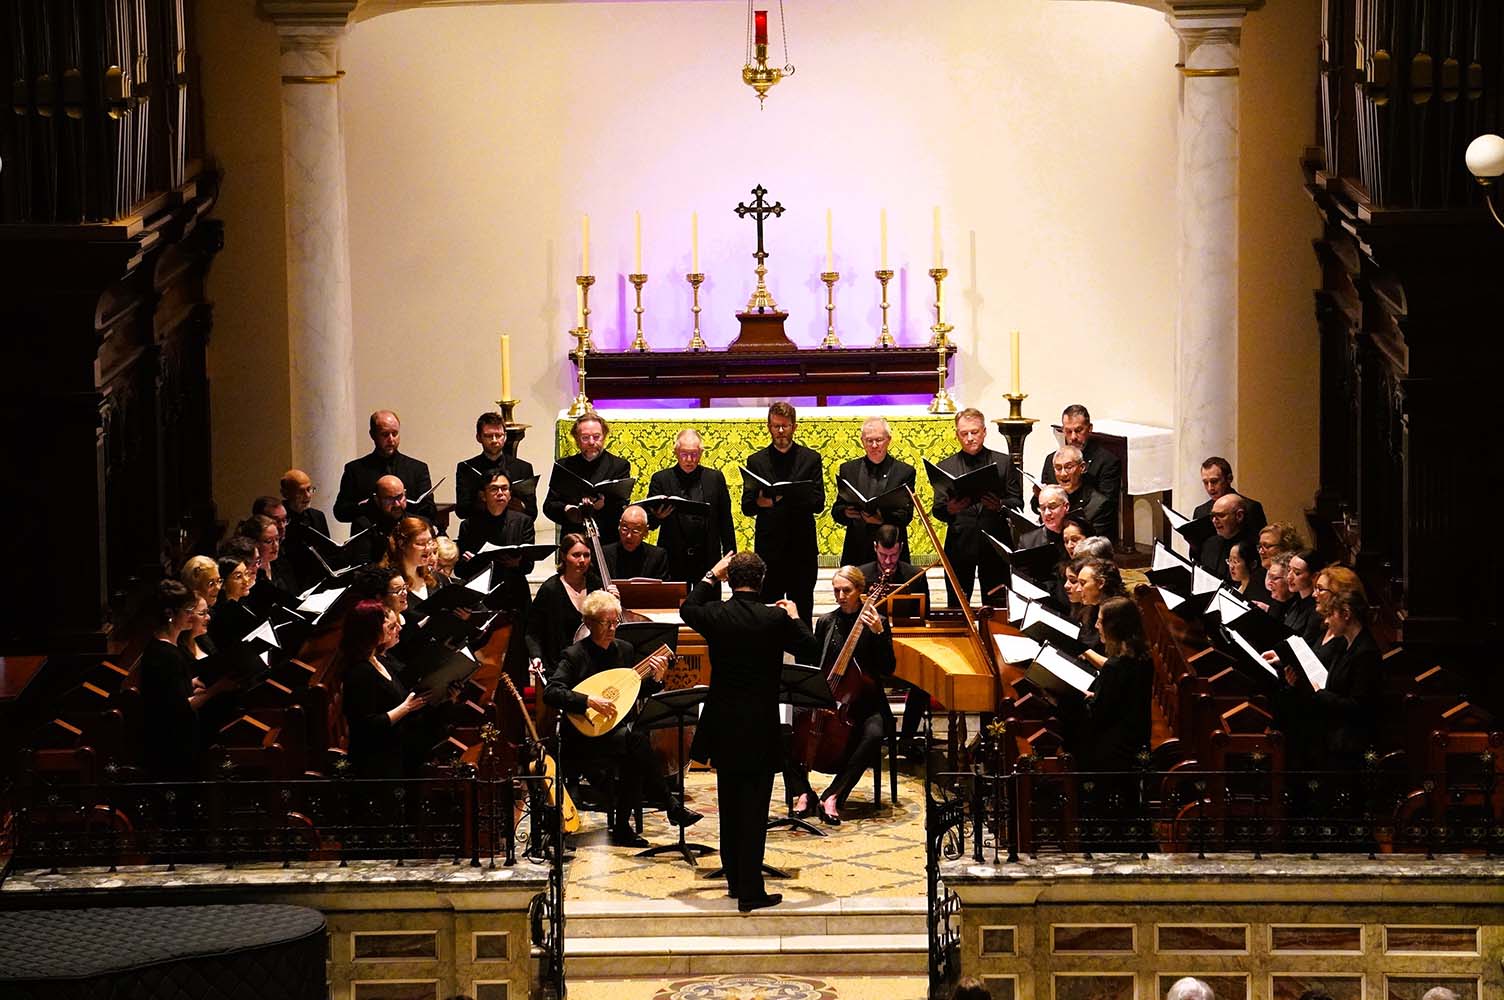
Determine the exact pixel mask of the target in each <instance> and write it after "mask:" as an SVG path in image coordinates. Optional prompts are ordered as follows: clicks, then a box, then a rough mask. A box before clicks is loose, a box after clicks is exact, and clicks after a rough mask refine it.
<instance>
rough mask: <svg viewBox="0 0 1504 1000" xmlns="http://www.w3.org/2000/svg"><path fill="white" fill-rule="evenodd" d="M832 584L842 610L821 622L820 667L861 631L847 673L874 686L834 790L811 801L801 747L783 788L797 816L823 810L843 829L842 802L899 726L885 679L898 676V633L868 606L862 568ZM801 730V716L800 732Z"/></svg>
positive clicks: (853, 712) (824, 818) (854, 709)
mask: <svg viewBox="0 0 1504 1000" xmlns="http://www.w3.org/2000/svg"><path fill="white" fill-rule="evenodd" d="M830 586H831V590H832V591H833V593H834V596H835V600H836V610H834V611H832V612H830V613H829V614H827V615H823V616H822V617H821V618H820V620H819V622H817V623H816V624H815V643H816V648H817V649H818V650H819V651H820V652H819V664H818V665H819V667H820V669H821V670H826V671H828V670H830V669H831V668H832V667H833V666H834V665H835V660H836V657H837V655H838V654H839V653H840V651H841V647H842V646H843V645H844V644H845V642H846V638H847V636H849V635H850V634H851V630H852V629H853V628H856V627H860V628H862V629H863V630H864V631H863V633H862V635H861V637H860V638H859V639H857V644H856V649H855V651H854V652H853V653H852V662H851V663H850V664H848V665H847V667H846V670H847V673H850V672H852V671H860V672H861V673H863V674H865V676H866V678H867V680H868V683H867V684H866V685H864V686H863V688H862V689H861V691H860V692H859V694H858V696H857V698H856V700H855V701H853V702H852V703H851V707H850V714H849V718H850V720H851V735H850V738H849V740H848V741H847V745H846V754H845V761H844V763H842V765H841V769H840V771H839V772H838V773H837V774H836V776H835V778H834V779H832V780H831V783H830V787H828V788H826V789H825V791H824V792H823V793H822V794H821V795H820V801H819V805H818V807H817V806H816V805H815V804H814V803H813V802H812V801H811V797H812V796H813V794H814V792H813V790H812V789H811V788H810V785H809V773H808V772H807V771H806V770H805V766H804V762H803V761H801V760H799V759H798V747H797V745H796V746H795V747H794V752H792V753H790V754H789V755H788V758H787V760H788V763H787V765H786V766H785V768H784V772H783V787H784V794H786V795H787V796H788V797H789V800H790V808H791V809H792V810H793V815H794V816H796V817H800V818H803V817H805V816H811V815H813V814H814V813H815V812H816V811H817V809H818V812H819V814H820V821H821V822H823V823H825V824H827V825H829V826H840V825H841V813H840V807H841V802H842V801H843V800H845V798H846V795H847V794H848V793H849V792H850V791H851V790H852V789H853V788H854V787H856V783H857V782H858V781H859V780H860V779H861V777H862V774H863V772H865V771H866V770H867V768H869V767H871V766H872V761H873V760H874V759H875V758H876V756H877V755H878V754H879V753H881V752H882V748H883V739H884V738H885V737H886V736H887V732H888V727H889V726H891V725H892V724H893V713H892V710H891V709H890V708H889V707H888V698H887V695H886V694H885V693H884V691H883V685H882V680H881V678H884V677H888V676H891V675H892V673H893V667H894V661H893V635H892V633H891V632H889V631H888V623H887V622H886V621H885V620H884V619H883V617H882V615H880V614H879V613H878V611H877V607H876V605H873V606H871V607H867V606H865V604H864V600H863V598H864V597H865V595H866V591H867V579H866V577H864V576H863V575H862V571H861V570H859V569H857V568H856V567H855V566H842V567H841V568H840V569H838V570H836V571H835V573H834V574H832V575H831V578H830ZM797 728H798V727H797V718H796V731H797Z"/></svg>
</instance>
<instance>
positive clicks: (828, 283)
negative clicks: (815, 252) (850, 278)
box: [820, 271, 841, 347]
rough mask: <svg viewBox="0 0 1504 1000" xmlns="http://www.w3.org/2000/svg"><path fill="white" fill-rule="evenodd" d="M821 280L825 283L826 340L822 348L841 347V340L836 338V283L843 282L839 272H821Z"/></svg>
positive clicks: (822, 342)
mask: <svg viewBox="0 0 1504 1000" xmlns="http://www.w3.org/2000/svg"><path fill="white" fill-rule="evenodd" d="M820 280H821V281H823V282H825V339H824V340H822V341H820V346H821V347H840V346H841V338H840V337H837V336H836V282H837V281H840V280H841V274H840V272H839V271H821V272H820Z"/></svg>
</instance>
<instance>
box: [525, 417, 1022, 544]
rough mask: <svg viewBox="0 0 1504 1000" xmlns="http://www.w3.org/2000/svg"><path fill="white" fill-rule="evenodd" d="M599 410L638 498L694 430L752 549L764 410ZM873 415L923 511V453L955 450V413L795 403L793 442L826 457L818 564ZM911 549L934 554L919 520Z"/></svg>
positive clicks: (833, 540)
mask: <svg viewBox="0 0 1504 1000" xmlns="http://www.w3.org/2000/svg"><path fill="white" fill-rule="evenodd" d="M600 413H601V416H603V417H605V418H606V421H607V422H608V423H609V424H610V425H611V433H610V435H609V436H608V437H607V439H606V448H607V449H608V450H609V451H610V452H611V453H612V454H613V455H619V456H621V457H622V458H624V459H626V460H627V461H628V462H630V463H631V465H632V475H634V476H636V477H637V485H636V487H635V489H634V490H633V493H632V497H633V499H635V500H640V499H642V498H643V497H645V496H647V495H648V494H647V490H648V480H649V479H651V478H652V475H653V473H655V472H657V471H658V470H660V469H666V468H668V467H669V466H671V465H673V464H674V436H675V435H676V434H678V433H679V432H680V431H681V430H683V429H684V428H686V427H693V428H694V429H695V430H697V431H699V432H700V438H701V441H702V443H703V445H704V454H703V456H702V457H701V459H700V461H701V464H703V465H707V466H710V467H711V468H714V469H719V470H720V471H721V473H722V474H723V475H724V476H725V477H726V485H727V487H728V488H729V489H730V490H731V509H732V516H733V518H734V519H735V523H736V542H737V548H739V549H750V548H751V547H752V519H751V518H749V517H744V516H742V512H741V494H742V490H741V482H742V476H741V471H740V466H742V465H743V464H745V463H746V460H747V456H749V455H751V454H752V453H753V452H755V451H757V450H759V449H761V448H766V447H767V445H768V411H767V409H766V408H765V407H760V406H759V407H751V406H725V407H708V408H704V409H697V408H683V409H665V410H649V409H625V408H623V409H603V410H601V411H600ZM873 416H881V417H886V418H887V420H888V424H889V426H890V427H892V429H893V443H892V445H891V446H890V448H889V451H890V452H891V453H892V455H893V456H894V457H895V458H897V459H898V460H899V461H901V462H908V463H909V464H910V465H912V466H913V467H914V468H915V469H916V470H918V476H917V477H916V478H917V482H916V484H915V485H916V492H917V493H918V495H919V502H920V503H922V504H924V506H925V509H926V510H928V509H929V505H930V501H931V499H932V497H933V495H932V492H931V490H930V485H929V481H928V480H927V479H926V478H925V475H924V465H923V462H922V460H923V459H926V458H928V459H929V460H930V461H932V462H938V461H940V459H942V458H945V457H946V456H948V455H951V454H953V453H954V452H955V450H956V447H957V445H956V434H955V417H954V415H952V414H946V413H940V414H935V413H930V412H928V411H927V410H926V409H925V408H924V407H922V406H873V407H855V406H807V407H800V408H799V413H798V417H799V428H798V431H797V432H796V433H795V436H794V440H796V441H798V442H799V443H800V444H802V445H804V446H805V447H807V448H813V449H815V450H816V451H818V452H819V453H820V454H821V455H822V456H823V457H824V459H825V505H826V513H825V514H823V515H821V516H820V518H819V519H818V520H817V521H816V522H815V527H816V531H817V533H818V535H819V540H820V561H821V563H822V564H823V565H834V564H835V562H836V560H837V559H838V558H839V557H840V554H841V543H842V541H843V540H844V539H845V531H846V529H845V528H844V527H842V526H841V525H838V524H836V523H835V522H834V521H833V520H831V518H830V513H829V511H830V504H831V503H833V502H834V501H835V498H836V470H837V469H839V468H840V467H841V464H842V463H844V462H846V461H847V460H849V459H853V458H860V457H861V455H862V443H861V427H862V421H863V420H865V419H866V418H868V417H873ZM573 425H574V419H573V418H572V417H569V416H566V415H565V414H564V413H560V414H559V417H558V421H557V423H556V424H555V434H554V457H555V458H562V457H563V456H565V455H572V454H574V453H575V452H576V451H577V450H578V449H576V448H575V445H574V439H573V438H571V437H570V434H569V429H570V427H572V426H573ZM992 437H997V434H996V431H995V430H994V432H993V434H992V435H991V436H990V437H989V440H988V445H989V446H991V447H993V448H996V449H998V450H1006V447H1007V446H1006V445H1005V444H1004V443H1003V442H1002V440H1001V438H998V440H992ZM936 528H937V529H939V530H941V531H942V532H943V531H944V525H941V524H939V523H938V522H937V524H936ZM942 538H943V535H942ZM909 547H910V549H911V551H912V552H913V554H914V556H915V557H916V559H917V557H919V556H933V555H934V551H935V550H934V546H933V545H931V544H930V540H929V537H928V536H927V535H926V534H925V532H924V528H923V526H921V525H918V524H912V525H910V526H909Z"/></svg>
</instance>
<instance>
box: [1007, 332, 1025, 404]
mask: <svg viewBox="0 0 1504 1000" xmlns="http://www.w3.org/2000/svg"><path fill="white" fill-rule="evenodd" d="M1008 346H1009V347H1010V348H1011V349H1012V353H1013V395H1015V396H1017V395H1019V394H1020V393H1021V392H1022V390H1021V389H1019V387H1018V386H1019V382H1020V381H1021V379H1020V376H1019V374H1018V331H1017V330H1014V331H1013V332H1012V333H1011V334H1010V335H1009V344H1008Z"/></svg>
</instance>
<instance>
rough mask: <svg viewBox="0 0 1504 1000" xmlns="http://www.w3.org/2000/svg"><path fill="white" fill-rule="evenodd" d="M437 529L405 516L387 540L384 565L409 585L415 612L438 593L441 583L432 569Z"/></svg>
mask: <svg viewBox="0 0 1504 1000" xmlns="http://www.w3.org/2000/svg"><path fill="white" fill-rule="evenodd" d="M432 559H433V529H432V527H431V526H430V525H429V523H428V522H427V521H425V520H423V519H422V518H421V517H404V518H403V519H402V520H401V521H398V522H397V527H396V529H395V530H394V531H393V532H392V534H391V537H390V538H388V539H387V544H386V554H385V555H384V556H383V557H382V560H381V565H382V566H384V567H386V568H387V569H389V570H391V571H392V572H393V573H396V574H399V575H400V576H401V577H402V582H403V583H405V584H407V594H408V604H409V606H410V607H412V608H413V609H414V610H416V609H417V607H418V606H419V605H421V604H422V603H423V602H424V601H427V600H428V599H429V598H430V597H432V596H433V595H434V592H435V591H437V590H438V585H439V581H438V580H437V579H436V578H435V577H434V575H433V570H432V568H431V565H432Z"/></svg>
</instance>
